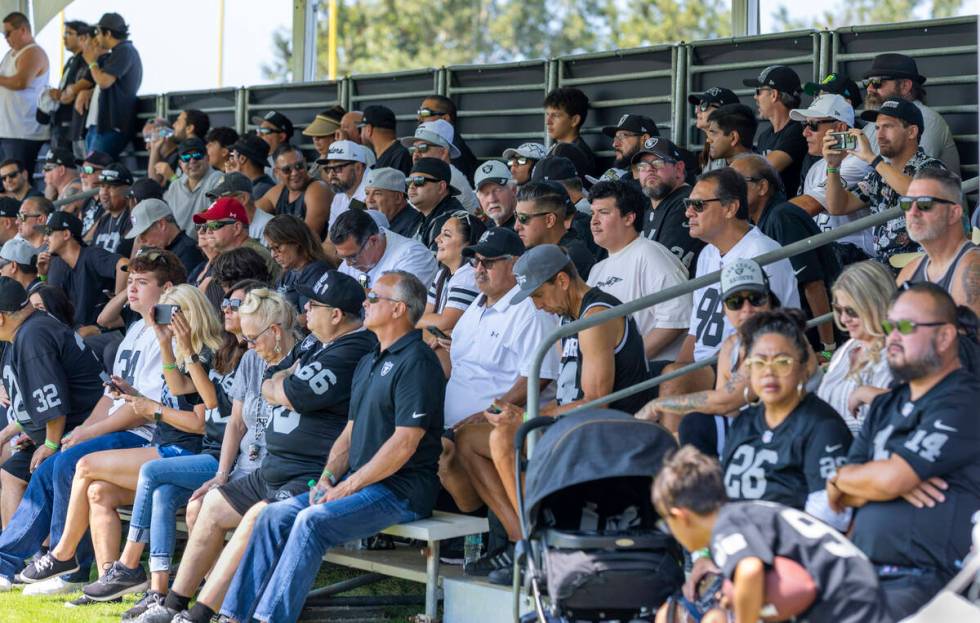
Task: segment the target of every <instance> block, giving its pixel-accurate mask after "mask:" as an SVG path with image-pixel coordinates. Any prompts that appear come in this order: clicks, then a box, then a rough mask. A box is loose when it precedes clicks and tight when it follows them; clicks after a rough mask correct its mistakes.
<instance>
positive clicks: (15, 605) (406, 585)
mask: <svg viewBox="0 0 980 623" xmlns="http://www.w3.org/2000/svg"><path fill="white" fill-rule="evenodd" d="M359 573H360V572H358V571H355V570H353V569H347V568H344V567H337V566H335V565H330V564H324V565H323V567H322V568H321V569H320V573H319V575H318V576H317V579H316V583H315V586H316V587H321V586H326V585H327V584H330V583H333V582H337V581H340V580H345V579H348V578H352V577H355V576H357V575H359ZM424 593H425V587H424V586H423V585H422V584H418V583H415V582H407V581H404V580H397V579H394V578H390V579H387V580H383V581H381V582H378V583H377V584H371V585H368V586H364V587H361V588H358V589H356V590H353V591H351V592H350V593H345V595H420V594H424ZM78 595H80V593H75V594H72V595H55V596H51V597H45V596H37V597H24V596H23V595H21V594H20V590H19V589H15V590H13V591H10V592H7V593H0V623H76V622H78V623H81V622H85V623H109V622H112V623H117V622H118V621H119V617H120V616H121V615H122V613H123V612H125V611H126V610H127V609H129V608H130V607H131V606H132V605H133V604H134V603H135V602H136V598H135V596H129V597H127V598H125V599H124V600H123V602H122V603H121V604H119V603H116V604H98V605H91V606H85V607H82V608H66V607H65V605H64V604H65V602H67V601H70V600H72V599H74V598H75V597H77V596H78ZM422 610H423V607H422V606H421V605H419V606H408V607H395V608H387V609H385V614H386V615H387V616H388V617H389V619H390V620H391V621H392V622H398V623H407V622H408V621H409V618H410V617H411V616H412V615H414V614H417V613H419V612H421V611H422Z"/></svg>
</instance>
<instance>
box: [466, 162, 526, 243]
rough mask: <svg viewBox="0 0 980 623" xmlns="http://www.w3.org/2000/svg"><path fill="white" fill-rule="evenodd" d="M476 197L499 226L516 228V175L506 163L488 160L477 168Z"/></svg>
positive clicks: (482, 208) (481, 206)
mask: <svg viewBox="0 0 980 623" xmlns="http://www.w3.org/2000/svg"><path fill="white" fill-rule="evenodd" d="M475 181H476V197H477V199H479V200H480V209H481V210H483V213H484V214H486V215H487V216H488V217H490V218H491V219H492V220H493V222H494V224H495V225H496V226H497V227H506V228H508V229H514V223H516V222H517V219H516V218H515V217H514V209H515V208H516V207H517V189H516V184H515V182H514V176H513V175H512V174H511V170H510V169H509V168H508V167H507V165H506V164H504V163H503V162H500V161H499V160H488V161H487V162H485V163H483V164H481V165H480V166H479V167H478V168H477V169H476V176H475Z"/></svg>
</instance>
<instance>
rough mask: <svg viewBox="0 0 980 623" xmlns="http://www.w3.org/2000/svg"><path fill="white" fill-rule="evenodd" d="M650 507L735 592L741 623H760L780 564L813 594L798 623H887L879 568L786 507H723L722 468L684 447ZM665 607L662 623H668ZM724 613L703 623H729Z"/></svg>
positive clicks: (729, 605)
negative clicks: (792, 567)
mask: <svg viewBox="0 0 980 623" xmlns="http://www.w3.org/2000/svg"><path fill="white" fill-rule="evenodd" d="M653 502H654V505H655V506H656V508H657V512H658V513H659V514H660V516H661V517H663V518H664V520H665V521H666V523H667V526H668V527H669V529H670V532H671V533H672V534H673V535H674V537H675V538H676V539H677V540H678V542H680V544H681V545H683V546H684V547H685V548H686V549H687V550H688V551H690V552H696V553H701V554H702V555H705V556H706V555H710V556H711V558H712V559H713V560H714V562H715V564H716V565H717V566H718V568H719V569H720V570H721V574H722V575H723V576H724V577H725V578H728V579H730V580H732V582H733V584H734V590H733V593H732V597H731V599H730V600H722V603H721V606H722V607H723V608H725V609H728V610H731V611H732V613H733V614H734V620H735V621H736V623H755V622H756V621H758V620H759V619H760V618H761V612H762V606H763V605H764V603H765V602H766V595H765V585H766V574H767V572H768V571H769V570H770V569H771V568H772V565H773V564H774V561H775V559H776V558H777V557H780V558H787V559H789V560H791V561H793V562H796V563H797V564H799V565H800V566H802V567H803V568H804V569H805V570H806V571H807V573H809V575H810V578H811V579H812V581H813V583H814V584H815V586H816V597H815V599H814V601H813V603H812V604H811V605H810V606H809V607H808V608H807V609H806V610H804V611H803V612H802V613H800V615H799V616H797V617H796V619H795V620H796V621H798V622H806V621H813V622H814V623H816V622H818V621H820V622H823V621H833V622H834V623H877V622H880V621H887V620H888V618H887V617H886V615H885V613H884V604H883V599H882V594H881V591H880V589H879V587H878V581H877V577H876V575H875V570H874V567H872V565H871V563H870V561H868V559H867V558H866V557H865V556H864V554H862V553H861V552H860V551H859V550H858V549H857V548H856V547H855V546H854V545H853V544H851V543H850V542H849V541H848V540H847V539H846V538H844V537H843V536H842V535H841V534H840V533H838V532H837V531H836V530H834V529H833V528H831V527H830V526H827V525H826V524H824V523H822V522H820V521H818V520H816V519H814V518H813V517H811V516H809V515H807V514H805V513H803V512H800V511H799V510H796V509H794V508H789V507H786V506H783V505H781V504H775V503H771V502H740V503H729V504H726V503H725V502H726V496H725V487H724V484H723V482H722V474H721V470H720V469H719V465H718V463H717V461H715V460H714V459H713V458H709V457H707V456H705V455H703V454H701V453H700V452H698V451H697V449H695V448H693V447H691V446H685V447H683V448H681V449H680V450H679V451H677V452H676V453H674V455H673V456H671V457H670V458H669V459H667V461H666V462H665V463H664V466H663V468H662V469H661V470H660V473H659V474H657V478H656V480H655V481H654V483H653ZM668 607H669V606H664V607H663V608H661V610H660V612H658V614H657V621H658V623H662V622H663V621H666V620H667V608H668ZM729 620H731V619H730V618H729V613H727V612H724V611H723V610H722V609H721V608H715V609H713V610H710V611H709V612H707V613H706V614H705V616H704V617H703V618H702V619H701V621H703V622H708V621H710V622H712V623H718V622H722V621H729Z"/></svg>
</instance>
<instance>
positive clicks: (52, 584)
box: [24, 578, 85, 595]
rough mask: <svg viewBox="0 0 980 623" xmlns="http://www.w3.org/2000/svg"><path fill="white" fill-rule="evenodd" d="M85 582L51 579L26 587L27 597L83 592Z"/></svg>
mask: <svg viewBox="0 0 980 623" xmlns="http://www.w3.org/2000/svg"><path fill="white" fill-rule="evenodd" d="M83 586H85V584H84V583H83V582H68V581H67V580H65V579H64V578H51V579H49V580H44V581H42V582H37V583H35V584H28V585H27V586H25V587H24V594H25V595H64V594H65V593H74V592H76V591H80V590H82V587H83Z"/></svg>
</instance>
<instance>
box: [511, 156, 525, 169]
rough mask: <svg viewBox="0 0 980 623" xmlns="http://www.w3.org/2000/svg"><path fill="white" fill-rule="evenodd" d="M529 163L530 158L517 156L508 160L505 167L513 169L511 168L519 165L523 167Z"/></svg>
mask: <svg viewBox="0 0 980 623" xmlns="http://www.w3.org/2000/svg"><path fill="white" fill-rule="evenodd" d="M529 162H531V159H530V158H525V157H524V156H518V157H517V158H511V159H510V160H508V161H507V166H509V167H513V166H517V165H521V166H522V167H523V166H524V165H525V164H528V163H529Z"/></svg>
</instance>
